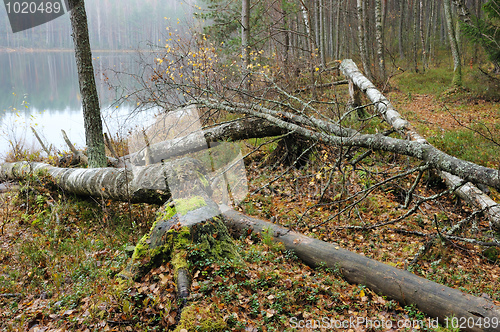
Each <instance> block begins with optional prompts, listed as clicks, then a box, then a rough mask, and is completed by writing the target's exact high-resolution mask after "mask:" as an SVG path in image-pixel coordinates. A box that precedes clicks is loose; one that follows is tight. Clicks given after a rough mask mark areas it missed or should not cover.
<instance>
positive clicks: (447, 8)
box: [443, 0, 462, 87]
mask: <svg viewBox="0 0 500 332" xmlns="http://www.w3.org/2000/svg"><path fill="white" fill-rule="evenodd" d="M443 4H444V14H445V18H446V27H447V29H448V38H449V40H450V46H451V55H452V56H453V72H454V74H453V82H452V84H453V86H456V87H460V86H462V63H461V61H460V54H459V50H458V43H457V38H456V36H455V27H454V25H453V19H452V17H451V5H450V0H444V1H443Z"/></svg>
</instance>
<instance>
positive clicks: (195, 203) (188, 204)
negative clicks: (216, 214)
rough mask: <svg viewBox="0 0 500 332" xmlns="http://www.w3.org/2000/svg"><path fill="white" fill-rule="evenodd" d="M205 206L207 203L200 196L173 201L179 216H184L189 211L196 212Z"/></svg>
mask: <svg viewBox="0 0 500 332" xmlns="http://www.w3.org/2000/svg"><path fill="white" fill-rule="evenodd" d="M206 205H207V203H206V202H205V199H204V198H203V197H201V196H193V197H190V198H182V199H176V200H175V209H176V210H177V212H178V213H179V214H180V215H181V216H184V215H186V213H188V212H189V211H193V210H196V209H198V208H200V207H203V206H206Z"/></svg>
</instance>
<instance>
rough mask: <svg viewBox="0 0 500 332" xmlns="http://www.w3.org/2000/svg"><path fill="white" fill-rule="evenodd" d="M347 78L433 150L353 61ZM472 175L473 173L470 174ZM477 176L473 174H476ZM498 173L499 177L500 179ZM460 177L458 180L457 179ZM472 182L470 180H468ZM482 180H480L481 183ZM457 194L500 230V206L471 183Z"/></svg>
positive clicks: (452, 178)
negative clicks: (480, 210)
mask: <svg viewBox="0 0 500 332" xmlns="http://www.w3.org/2000/svg"><path fill="white" fill-rule="evenodd" d="M340 68H341V70H342V72H343V74H344V75H345V76H346V77H348V78H349V79H350V80H352V81H353V82H354V84H356V85H357V86H358V87H359V88H360V89H361V91H363V92H365V93H366V95H367V97H368V98H369V99H370V100H371V101H372V102H373V103H375V104H376V109H377V111H378V112H379V113H380V114H381V115H382V116H383V117H384V119H385V120H386V121H387V123H389V124H390V125H391V126H392V127H393V128H394V129H395V130H397V131H398V132H399V133H400V134H401V135H403V136H404V137H408V138H410V139H411V140H413V141H415V142H419V143H420V144H422V145H423V146H427V147H429V148H430V147H431V145H430V144H429V143H428V142H427V140H426V139H425V138H423V137H422V136H420V135H419V134H418V133H417V132H416V131H415V129H414V128H413V127H412V126H411V125H410V124H409V123H408V122H407V121H406V120H404V119H403V118H402V117H401V115H400V114H399V113H398V112H397V111H396V110H395V109H394V107H393V106H392V104H391V103H390V102H389V100H387V98H385V97H384V95H383V94H382V93H380V92H379V91H378V90H377V89H376V87H375V86H374V85H373V84H372V83H371V82H370V81H369V80H368V79H367V78H366V77H364V76H363V74H362V73H361V72H360V71H359V70H358V68H357V67H356V64H355V63H354V62H352V60H344V61H343V62H342V64H341V66H340ZM438 170H439V175H440V176H441V178H443V180H444V181H445V182H446V184H447V185H448V186H449V187H455V186H456V185H458V184H459V183H461V181H462V179H460V178H459V177H458V176H460V177H462V176H461V175H459V174H456V172H451V173H455V174H454V175H453V174H450V171H451V170H450V169H444V168H442V167H438ZM470 171H472V169H471V170H470ZM472 172H473V171H472ZM498 173H500V172H498V171H497V177H500V175H499V174H498ZM457 175H458V176H457ZM467 180H470V179H467ZM478 180H479V179H478ZM471 182H473V183H478V182H479V183H480V182H481V181H478V182H476V181H474V180H473V181H471ZM456 193H457V194H458V195H459V196H460V197H462V198H463V199H464V200H466V201H467V202H468V203H469V204H470V205H472V206H473V207H475V208H478V209H484V210H485V214H486V215H487V216H488V219H489V221H490V225H491V226H492V227H493V228H495V229H496V230H500V205H499V204H498V203H496V202H495V201H493V200H492V199H491V198H490V197H488V196H487V195H485V194H484V193H483V192H481V191H480V190H479V189H477V188H476V187H475V186H474V185H473V184H472V183H467V184H465V185H464V186H462V187H460V188H459V189H457V190H456Z"/></svg>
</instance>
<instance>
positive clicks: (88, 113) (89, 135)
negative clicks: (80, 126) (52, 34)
mask: <svg viewBox="0 0 500 332" xmlns="http://www.w3.org/2000/svg"><path fill="white" fill-rule="evenodd" d="M69 5H70V8H73V9H72V10H71V14H70V18H71V28H72V30H73V34H72V36H73V42H74V44H75V58H76V65H77V68H78V80H79V84H80V94H81V95H82V106H83V120H84V126H85V141H86V144H87V154H88V158H89V167H93V168H94V167H105V166H106V165H107V159H106V153H105V149H104V138H103V135H102V120H101V110H100V107H99V97H98V95H97V89H96V85H95V78H94V67H93V66H92V52H91V51H90V41H89V32H88V26H87V14H86V13H85V3H84V0H69Z"/></svg>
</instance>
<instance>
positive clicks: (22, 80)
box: [0, 51, 157, 160]
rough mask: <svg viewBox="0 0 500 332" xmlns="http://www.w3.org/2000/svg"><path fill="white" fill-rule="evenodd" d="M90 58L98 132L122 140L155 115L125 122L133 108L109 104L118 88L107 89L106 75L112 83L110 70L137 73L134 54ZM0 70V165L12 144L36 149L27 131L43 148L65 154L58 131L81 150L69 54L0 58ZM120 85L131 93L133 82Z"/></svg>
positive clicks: (80, 121) (78, 103)
mask: <svg viewBox="0 0 500 332" xmlns="http://www.w3.org/2000/svg"><path fill="white" fill-rule="evenodd" d="M93 56H94V70H95V72H96V84H97V88H98V93H99V98H100V102H101V112H102V115H103V126H104V131H105V132H107V133H109V134H110V135H111V136H112V137H114V136H116V135H119V136H124V135H126V134H127V132H129V131H130V130H131V129H133V128H134V127H135V126H137V125H140V124H141V123H143V122H147V121H148V119H150V118H151V116H152V113H154V112H156V111H157V110H149V111H145V112H140V113H139V114H138V115H135V116H134V117H132V118H131V113H135V112H133V111H134V109H135V105H123V104H122V105H118V106H117V105H116V103H115V102H116V101H117V100H118V99H119V97H120V96H121V95H123V94H124V92H123V90H122V89H120V88H112V89H110V86H109V84H108V82H106V80H105V79H104V77H105V75H107V76H108V78H109V80H110V81H111V82H113V81H114V77H113V71H116V72H126V73H138V72H139V70H140V67H141V66H140V65H139V64H138V62H137V58H138V57H137V53H135V52H124V53H114V52H102V53H99V52H94V53H93ZM0 68H1V69H0V73H1V75H0V160H1V159H4V158H5V156H6V154H7V152H8V151H9V149H10V145H11V143H10V142H12V141H23V142H24V146H25V147H31V146H34V147H39V144H38V141H37V140H36V139H35V138H34V135H33V134H32V131H31V129H30V126H33V127H34V128H35V129H36V131H37V132H38V133H39V135H40V136H42V138H43V140H44V141H45V142H46V144H47V146H49V145H52V146H54V147H56V148H57V149H59V150H68V147H67V146H66V145H65V143H64V141H63V139H62V134H61V129H64V130H65V131H66V133H67V134H68V137H69V139H70V140H71V141H72V142H73V143H75V145H76V146H77V147H80V148H82V147H84V146H85V133H84V127H83V111H82V106H81V98H80V90H79V86H78V75H77V70H76V63H75V57H74V53H73V52H63V51H61V52H40V53H37V52H11V53H0ZM124 77H125V76H124ZM122 79H123V77H122ZM120 84H121V86H127V88H132V85H133V81H132V80H128V81H127V79H125V80H124V81H121V82H120Z"/></svg>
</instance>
